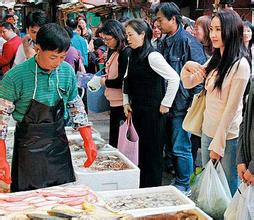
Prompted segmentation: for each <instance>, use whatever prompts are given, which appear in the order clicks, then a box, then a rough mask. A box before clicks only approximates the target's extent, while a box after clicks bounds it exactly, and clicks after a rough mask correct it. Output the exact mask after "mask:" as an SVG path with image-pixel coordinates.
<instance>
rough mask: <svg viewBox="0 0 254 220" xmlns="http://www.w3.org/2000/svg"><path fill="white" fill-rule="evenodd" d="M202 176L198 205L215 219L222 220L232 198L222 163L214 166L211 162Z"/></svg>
mask: <svg viewBox="0 0 254 220" xmlns="http://www.w3.org/2000/svg"><path fill="white" fill-rule="evenodd" d="M202 175H203V177H202V178H201V184H200V191H199V194H198V198H197V205H198V206H199V207H200V208H201V209H202V210H203V211H205V212H206V213H207V214H208V215H210V216H212V217H213V218H215V219H218V218H222V217H223V214H224V212H225V210H226V208H227V207H228V205H229V203H230V201H231V199H232V197H231V194H230V189H229V186H228V183H227V179H226V176H225V173H224V171H223V168H222V166H221V164H220V162H219V161H217V162H216V163H215V165H214V164H213V162H212V160H210V161H209V162H208V163H207V165H206V166H205V170H204V171H203V174H202Z"/></svg>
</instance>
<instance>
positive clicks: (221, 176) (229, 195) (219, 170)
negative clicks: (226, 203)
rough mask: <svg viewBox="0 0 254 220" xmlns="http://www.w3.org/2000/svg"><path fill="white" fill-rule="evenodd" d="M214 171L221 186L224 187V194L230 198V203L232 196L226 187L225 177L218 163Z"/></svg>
mask: <svg viewBox="0 0 254 220" xmlns="http://www.w3.org/2000/svg"><path fill="white" fill-rule="evenodd" d="M216 171H217V173H218V177H219V178H220V181H221V183H222V185H223V186H224V190H225V193H226V195H227V197H228V198H230V201H231V200H232V195H231V192H230V188H229V185H228V181H227V177H226V175H225V172H224V170H223V167H222V165H221V163H220V162H218V164H216Z"/></svg>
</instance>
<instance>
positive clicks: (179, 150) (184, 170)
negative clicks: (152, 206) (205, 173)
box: [171, 116, 193, 190]
mask: <svg viewBox="0 0 254 220" xmlns="http://www.w3.org/2000/svg"><path fill="white" fill-rule="evenodd" d="M183 119H184V117H183V116H178V117H174V118H172V119H171V132H172V135H171V141H172V146H173V148H172V155H173V163H174V167H175V173H176V179H175V185H177V186H180V187H181V188H182V187H184V188H185V190H189V189H190V176H191V174H192V172H193V159H192V152H191V140H190V138H191V134H190V133H188V132H186V131H185V130H183V128H182V124H183Z"/></svg>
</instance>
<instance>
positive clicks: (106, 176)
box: [72, 150, 140, 191]
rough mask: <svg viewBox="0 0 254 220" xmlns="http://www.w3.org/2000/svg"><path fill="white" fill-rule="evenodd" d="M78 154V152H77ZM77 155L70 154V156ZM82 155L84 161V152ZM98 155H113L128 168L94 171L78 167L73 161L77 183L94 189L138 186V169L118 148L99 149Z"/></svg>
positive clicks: (132, 187)
mask: <svg viewBox="0 0 254 220" xmlns="http://www.w3.org/2000/svg"><path fill="white" fill-rule="evenodd" d="M79 154H80V153H79ZM74 155H77V154H75V153H73V154H72V157H73V156H74ZM83 155H84V161H85V160H86V158H85V153H83ZM98 155H115V156H118V157H119V158H120V159H121V160H123V161H124V162H125V163H126V164H127V165H128V166H129V168H130V169H125V170H118V171H95V170H92V169H90V168H83V167H78V166H77V164H75V161H73V166H74V171H75V174H76V179H77V180H76V181H77V183H78V184H85V185H87V186H89V187H91V188H92V189H93V190H95V191H105V190H119V189H136V188H139V179H140V170H139V168H138V167H137V166H136V165H135V164H134V163H132V162H131V161H130V160H129V159H128V158H127V157H125V156H124V155H123V154H122V153H121V152H119V151H118V150H115V151H99V152H98Z"/></svg>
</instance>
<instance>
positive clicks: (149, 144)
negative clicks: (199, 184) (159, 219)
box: [124, 19, 179, 187]
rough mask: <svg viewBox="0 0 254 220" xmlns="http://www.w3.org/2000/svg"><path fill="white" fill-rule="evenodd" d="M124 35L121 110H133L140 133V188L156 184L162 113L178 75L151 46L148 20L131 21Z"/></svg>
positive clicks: (159, 169)
mask: <svg viewBox="0 0 254 220" xmlns="http://www.w3.org/2000/svg"><path fill="white" fill-rule="evenodd" d="M126 34H127V40H128V43H129V46H130V47H131V48H132V51H131V55H130V58H129V66H128V72H127V74H126V77H125V80H124V112H125V115H126V116H127V115H128V113H129V112H132V120H133V124H134V126H135V128H136V130H137V133H138V135H139V168H140V171H141V173H140V187H153V186H159V185H161V179H162V165H163V163H162V162H163V159H162V158H163V155H162V149H163V145H164V143H165V141H164V136H165V133H166V132H165V130H164V128H165V120H164V114H166V113H168V112H169V109H170V107H171V105H172V103H173V100H174V98H175V95H176V92H177V89H178V86H179V76H178V74H177V73H176V72H175V71H174V69H173V68H171V66H169V64H168V63H167V62H166V60H165V59H164V58H163V56H162V55H161V54H160V53H158V52H156V51H155V50H154V49H153V47H152V45H151V38H152V29H151V27H150V26H149V24H148V23H146V22H145V21H143V20H139V19H133V20H130V21H129V22H127V24H126ZM165 80H167V88H166V92H165Z"/></svg>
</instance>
